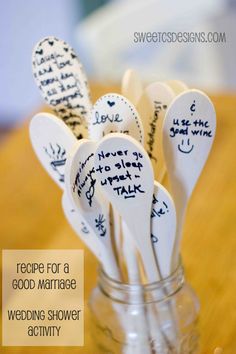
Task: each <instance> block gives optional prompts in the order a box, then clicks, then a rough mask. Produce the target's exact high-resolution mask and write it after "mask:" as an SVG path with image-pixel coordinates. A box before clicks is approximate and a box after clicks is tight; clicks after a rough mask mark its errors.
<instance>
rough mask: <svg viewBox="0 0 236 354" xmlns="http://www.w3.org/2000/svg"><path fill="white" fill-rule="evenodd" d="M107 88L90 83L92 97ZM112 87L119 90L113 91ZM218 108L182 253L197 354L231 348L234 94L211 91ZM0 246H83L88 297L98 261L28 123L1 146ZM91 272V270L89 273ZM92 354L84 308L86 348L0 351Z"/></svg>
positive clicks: (235, 271) (235, 254)
mask: <svg viewBox="0 0 236 354" xmlns="http://www.w3.org/2000/svg"><path fill="white" fill-rule="evenodd" d="M112 89H113V88H111V87H100V86H94V87H92V93H93V95H92V96H93V100H95V99H96V98H97V97H99V96H100V95H101V94H103V93H106V92H109V91H110V92H111V90H112ZM116 91H117V90H116ZM211 98H212V100H213V103H214V104H215V108H216V112H217V132H216V139H215V143H214V145H213V149H212V151H211V154H210V156H209V159H208V161H207V164H206V166H205V168H204V171H203V173H202V175H201V177H200V179H199V181H198V184H197V186H196V188H195V190H194V193H193V195H192V198H191V201H190V203H189V208H188V212H187V216H186V222H185V226H184V236H183V242H182V258H183V263H184V267H185V271H186V277H187V279H188V281H189V282H190V284H191V285H192V287H193V288H194V289H195V291H196V292H197V294H198V297H199V299H200V303H201V312H200V321H199V327H200V332H201V348H202V349H201V354H210V353H213V350H214V348H215V347H217V346H219V347H222V348H223V349H224V351H223V353H224V354H234V353H236V335H235V334H236V333H235V332H236V295H235V290H236V233H235V226H236V164H235V157H234V153H235V152H236V116H235V112H236V96H233V95H218V96H212V97H211ZM0 166H1V167H0V168H1V173H0V185H1V199H0V213H1V222H0V235H1V238H0V242H1V248H2V249H27V248H28V249H63V248H65V249H71V248H76V249H80V248H84V249H85V300H87V299H88V297H89V294H90V291H91V289H92V288H93V287H94V286H95V284H96V267H97V262H96V261H95V259H94V257H93V255H92V254H91V253H90V252H89V251H88V249H87V248H85V246H84V245H83V244H82V242H81V241H80V240H79V239H78V237H77V236H76V235H75V233H74V232H73V231H72V229H71V228H70V226H69V225H68V224H67V222H66V220H65V218H64V215H63V212H62V209H61V191H60V190H59V188H58V187H57V186H56V185H55V184H54V183H53V181H52V180H51V179H50V177H49V176H48V175H47V174H46V172H45V171H44V170H43V168H42V167H41V166H40V164H39V162H38V160H37V158H36V156H35V155H34V152H33V150H32V147H31V144H30V141H29V134H28V121H27V123H26V124H25V125H24V126H23V127H20V128H18V129H17V130H15V131H14V132H12V133H11V134H10V136H9V137H8V138H7V139H6V140H5V141H4V142H2V143H1V145H0ZM88 274H89V275H88ZM42 351H43V352H44V354H53V353H55V352H56V353H57V354H61V353H63V354H67V353H68V354H74V353H83V354H95V350H94V349H93V347H92V341H91V338H90V336H89V319H88V316H87V309H86V310H85V346H84V347H81V348H78V347H77V348H73V347H72V348H69V347H68V348H61V347H57V348H55V347H48V348H43V350H42V348H40V347H35V348H34V347H15V348H14V347H12V348H10V347H9V348H7V347H3V348H1V350H0V352H1V353H5V354H8V353H9V354H10V353H15V354H21V353H22V354H23V353H24V354H31V353H32V354H34V353H42Z"/></svg>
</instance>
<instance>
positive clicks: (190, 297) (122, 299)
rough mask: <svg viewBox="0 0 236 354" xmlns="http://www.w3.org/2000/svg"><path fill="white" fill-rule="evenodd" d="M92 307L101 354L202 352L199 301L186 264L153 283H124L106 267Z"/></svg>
mask: <svg viewBox="0 0 236 354" xmlns="http://www.w3.org/2000/svg"><path fill="white" fill-rule="evenodd" d="M89 308H90V313H91V323H90V330H91V334H92V338H93V340H94V341H95V342H96V346H97V351H96V354H99V353H106V354H108V353H109V354H121V353H122V354H170V353H181V354H190V353H191V354H195V353H198V339H199V338H198V337H199V336H198V331H197V318H198V313H199V302H198V299H197V297H196V295H195V293H194V291H193V290H192V288H191V287H190V286H189V285H188V284H187V283H186V282H185V279H184V271H183V268H182V266H179V267H178V269H177V270H176V271H175V272H174V273H173V274H171V275H170V276H169V277H168V278H165V279H162V280H160V281H157V282H155V283H152V284H147V285H136V284H135V285H130V284H124V283H121V282H118V281H116V280H114V279H111V278H109V277H108V276H107V274H105V272H104V271H103V270H102V269H100V271H99V277H98V285H97V287H96V288H95V289H93V291H92V294H91V296H90V300H89Z"/></svg>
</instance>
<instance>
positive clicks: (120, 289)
mask: <svg viewBox="0 0 236 354" xmlns="http://www.w3.org/2000/svg"><path fill="white" fill-rule="evenodd" d="M98 275H99V280H98V285H99V287H100V289H101V291H102V292H103V293H104V294H105V295H106V296H108V297H110V298H113V300H115V301H119V302H123V303H129V301H127V299H130V298H132V299H134V296H133V295H135V294H137V293H141V292H142V294H143V295H145V299H146V300H145V302H146V303H150V302H158V301H163V300H164V299H167V298H169V297H170V296H172V295H174V294H175V293H176V292H178V291H179V290H180V289H181V288H182V286H183V284H184V269H183V266H182V263H181V260H180V261H179V264H178V266H177V268H176V269H175V270H174V271H173V272H172V273H171V274H170V275H169V276H168V277H165V278H161V279H160V280H157V281H155V282H152V283H146V284H138V283H135V284H128V283H124V282H122V281H119V280H117V279H113V278H111V277H110V276H109V275H108V274H107V273H106V272H105V271H104V269H103V268H102V267H99V271H98ZM163 289H164V291H163ZM124 294H128V295H130V296H124ZM149 298H150V299H149ZM148 299H149V300H148ZM138 303H139V302H138Z"/></svg>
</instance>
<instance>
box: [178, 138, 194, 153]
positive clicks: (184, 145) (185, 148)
mask: <svg viewBox="0 0 236 354" xmlns="http://www.w3.org/2000/svg"><path fill="white" fill-rule="evenodd" d="M193 148H194V145H193V144H192V145H190V139H189V138H188V140H187V142H186V141H185V140H184V139H182V140H181V144H178V150H179V151H180V152H182V153H184V154H190V152H191V151H192V150H193Z"/></svg>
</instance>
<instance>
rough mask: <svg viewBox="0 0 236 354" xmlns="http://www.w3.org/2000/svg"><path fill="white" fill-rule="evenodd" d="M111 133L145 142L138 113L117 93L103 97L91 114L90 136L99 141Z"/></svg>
mask: <svg viewBox="0 0 236 354" xmlns="http://www.w3.org/2000/svg"><path fill="white" fill-rule="evenodd" d="M110 133H123V134H128V135H130V136H132V137H133V138H134V139H136V140H138V141H139V142H140V143H142V141H143V127H142V122H141V119H140V118H139V115H138V112H137V111H136V109H135V107H134V106H133V105H132V103H131V102H129V101H128V100H127V98H125V97H123V96H122V95H118V94H116V93H110V94H106V95H104V96H101V97H100V98H99V99H98V100H97V101H96V103H95V104H94V107H93V109H92V112H91V120H90V124H89V136H90V139H92V140H94V141H99V140H100V139H102V138H103V137H104V136H105V135H107V134H110Z"/></svg>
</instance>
